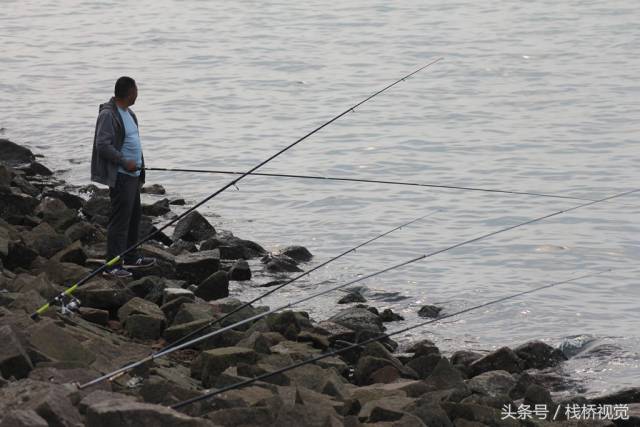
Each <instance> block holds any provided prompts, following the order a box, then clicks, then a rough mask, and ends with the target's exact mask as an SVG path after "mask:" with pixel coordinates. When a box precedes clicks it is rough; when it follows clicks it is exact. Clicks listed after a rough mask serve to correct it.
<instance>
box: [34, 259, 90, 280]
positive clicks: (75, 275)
mask: <svg viewBox="0 0 640 427" xmlns="http://www.w3.org/2000/svg"><path fill="white" fill-rule="evenodd" d="M44 271H45V273H47V276H49V279H50V280H51V281H52V282H53V283H56V284H60V285H65V286H71V285H72V284H73V283H75V282H77V281H78V280H80V279H82V278H83V277H85V276H86V275H88V274H89V273H91V269H89V268H85V267H82V266H80V265H78V264H74V263H71V262H57V261H55V260H49V262H47V263H46V266H45V270H44Z"/></svg>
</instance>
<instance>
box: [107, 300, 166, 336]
mask: <svg viewBox="0 0 640 427" xmlns="http://www.w3.org/2000/svg"><path fill="white" fill-rule="evenodd" d="M118 318H119V319H120V322H122V323H123V324H124V327H125V330H126V331H127V333H128V334H129V336H131V337H133V338H139V339H157V338H160V336H161V335H162V330H163V329H164V327H165V326H166V322H167V319H166V318H165V315H164V313H163V312H162V310H161V309H160V307H158V306H157V305H156V304H154V303H152V302H150V301H147V300H144V299H142V298H139V297H135V298H132V299H131V300H129V301H128V302H127V303H126V304H125V305H123V306H122V307H120V309H119V310H118Z"/></svg>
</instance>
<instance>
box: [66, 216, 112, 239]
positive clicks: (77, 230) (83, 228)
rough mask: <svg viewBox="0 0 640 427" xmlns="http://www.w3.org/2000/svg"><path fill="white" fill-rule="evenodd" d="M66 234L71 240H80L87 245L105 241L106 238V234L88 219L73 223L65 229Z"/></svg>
mask: <svg viewBox="0 0 640 427" xmlns="http://www.w3.org/2000/svg"><path fill="white" fill-rule="evenodd" d="M64 235H65V236H67V239H69V241H71V242H73V241H76V240H80V241H81V242H82V243H84V244H85V245H90V244H92V243H98V242H104V241H105V240H106V235H105V233H103V232H102V230H100V229H99V228H98V227H97V226H95V225H93V224H91V223H89V222H86V221H80V222H77V223H75V224H73V225H71V226H70V227H69V228H67V229H66V230H65V231H64Z"/></svg>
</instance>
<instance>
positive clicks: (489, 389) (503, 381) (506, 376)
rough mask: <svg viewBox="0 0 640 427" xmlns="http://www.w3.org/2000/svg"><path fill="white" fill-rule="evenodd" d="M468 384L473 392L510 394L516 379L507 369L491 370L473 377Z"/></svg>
mask: <svg viewBox="0 0 640 427" xmlns="http://www.w3.org/2000/svg"><path fill="white" fill-rule="evenodd" d="M467 385H468V386H469V388H470V389H471V391H472V392H474V393H478V394H481V395H483V396H490V397H497V396H499V395H508V394H509V390H511V389H512V388H513V387H514V386H515V385H516V380H515V379H514V378H513V376H512V375H511V374H510V373H508V372H507V371H489V372H484V373H482V374H480V375H476V376H475V377H473V378H471V379H470V380H469V381H468V382H467Z"/></svg>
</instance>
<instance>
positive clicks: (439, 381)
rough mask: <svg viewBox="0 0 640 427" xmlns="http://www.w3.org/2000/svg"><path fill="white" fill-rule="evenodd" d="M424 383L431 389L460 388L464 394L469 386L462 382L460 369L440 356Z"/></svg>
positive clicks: (467, 391) (468, 391)
mask: <svg viewBox="0 0 640 427" xmlns="http://www.w3.org/2000/svg"><path fill="white" fill-rule="evenodd" d="M424 381H425V384H427V385H428V386H429V387H431V388H432V390H447V389H461V390H464V391H465V393H466V394H469V393H470V390H469V387H467V385H466V384H465V383H464V380H463V378H462V375H461V374H460V371H458V370H457V369H455V368H453V367H452V366H451V363H449V361H448V360H447V359H446V358H444V357H443V358H441V359H440V361H439V362H438V364H437V365H436V367H435V368H434V369H433V372H431V375H429V376H428V377H427V379H426V380H424Z"/></svg>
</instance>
